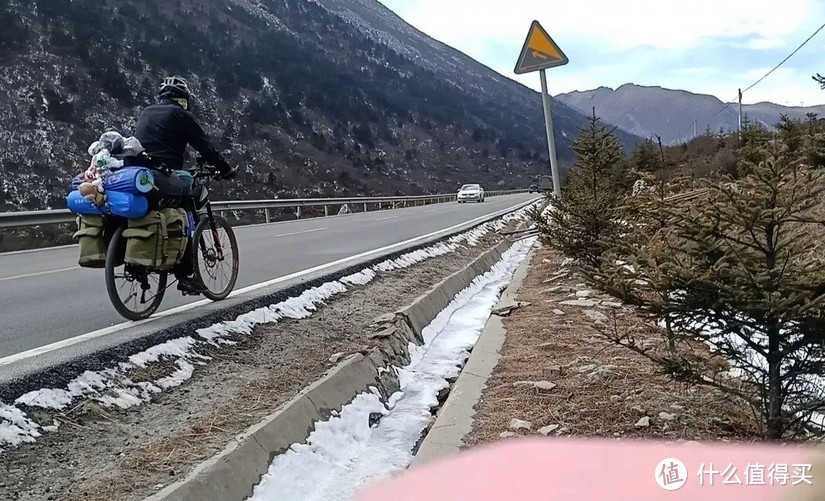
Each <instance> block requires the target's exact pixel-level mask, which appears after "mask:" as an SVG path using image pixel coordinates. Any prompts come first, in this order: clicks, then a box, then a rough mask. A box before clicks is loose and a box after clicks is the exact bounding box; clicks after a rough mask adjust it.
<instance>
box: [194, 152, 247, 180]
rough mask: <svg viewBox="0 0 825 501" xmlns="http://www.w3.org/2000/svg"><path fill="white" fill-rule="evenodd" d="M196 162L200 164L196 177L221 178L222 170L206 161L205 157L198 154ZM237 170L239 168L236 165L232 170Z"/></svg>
mask: <svg viewBox="0 0 825 501" xmlns="http://www.w3.org/2000/svg"><path fill="white" fill-rule="evenodd" d="M195 163H196V164H197V166H198V172H196V173H195V174H194V177H195V179H201V178H214V179H218V180H220V179H221V172H220V171H218V169H217V168H215V167H213V166H211V165H208V164H207V163H206V160H205V159H204V158H203V157H201V156H198V157H197V158H196V159H195ZM237 170H238V168H237V167H235V168H233V169H232V172H237Z"/></svg>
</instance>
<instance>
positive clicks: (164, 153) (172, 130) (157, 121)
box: [135, 99, 229, 171]
mask: <svg viewBox="0 0 825 501" xmlns="http://www.w3.org/2000/svg"><path fill="white" fill-rule="evenodd" d="M135 137H136V138H137V139H138V141H140V144H141V146H143V147H144V148H145V149H146V153H148V154H149V156H151V157H152V159H153V160H154V163H155V165H156V166H157V167H159V168H164V167H165V168H169V169H183V168H184V160H185V156H186V145H187V144H188V145H190V146H192V147H193V148H194V149H195V150H196V151H197V152H198V153H200V154H201V156H203V158H204V160H206V162H207V163H209V164H211V165H214V166H215V167H217V168H218V169H219V170H221V171H223V170H228V169H229V165H228V164H227V162H226V160H224V158H223V157H222V156H221V154H220V153H219V152H218V151H217V150H216V149H215V147H214V146H212V143H211V142H210V141H209V136H207V134H206V132H205V131H204V130H203V128H201V126H200V125H199V124H198V122H197V121H196V120H195V117H194V116H192V113H190V112H188V111H186V110H184V109H183V108H182V107H181V106H180V105H179V104H178V103H176V102H175V101H173V100H172V99H162V100H161V101H160V102H159V103H158V104H153V105H151V106H148V107H147V108H146V109H144V110H143V113H141V114H140V117H139V118H138V121H137V124H136V125H135ZM190 167H191V166H190Z"/></svg>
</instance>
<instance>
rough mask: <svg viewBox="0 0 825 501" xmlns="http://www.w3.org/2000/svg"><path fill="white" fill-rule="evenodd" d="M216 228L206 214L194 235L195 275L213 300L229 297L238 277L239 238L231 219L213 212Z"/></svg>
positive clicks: (207, 295)
mask: <svg viewBox="0 0 825 501" xmlns="http://www.w3.org/2000/svg"><path fill="white" fill-rule="evenodd" d="M212 219H213V221H214V222H215V225H214V228H213V227H212V225H211V224H210V223H209V218H208V217H206V216H204V217H202V218H201V219H200V221H199V222H198V225H197V226H196V227H195V234H194V235H193V236H192V238H193V245H192V252H193V254H194V255H193V257H192V258H193V260H194V263H195V274H196V275H197V276H198V279H199V280H200V281H201V284H203V286H204V289H205V290H204V291H203V295H204V296H206V297H207V298H209V299H211V300H212V301H220V300H222V299H226V297H227V296H228V295H229V293H230V292H232V289H234V288H235V282H236V281H237V280H238V266H239V259H238V241H237V240H236V239H235V232H233V231H232V227H231V226H230V225H229V222H228V221H227V220H226V219H224V218H222V217H221V216H218V215H215V214H213V215H212Z"/></svg>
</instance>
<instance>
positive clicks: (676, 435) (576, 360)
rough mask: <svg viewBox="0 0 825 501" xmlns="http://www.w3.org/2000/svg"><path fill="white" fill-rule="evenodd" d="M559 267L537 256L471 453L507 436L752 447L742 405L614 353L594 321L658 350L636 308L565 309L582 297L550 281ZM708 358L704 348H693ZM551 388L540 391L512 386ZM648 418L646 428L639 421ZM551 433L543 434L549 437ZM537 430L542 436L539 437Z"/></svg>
mask: <svg viewBox="0 0 825 501" xmlns="http://www.w3.org/2000/svg"><path fill="white" fill-rule="evenodd" d="M561 264H562V259H561V258H560V257H559V256H558V255H556V254H554V253H553V252H551V251H550V250H548V249H546V248H540V249H538V250H537V251H536V252H535V253H534V256H533V259H532V262H531V265H530V269H529V272H528V275H527V277H526V279H525V281H524V283H523V284H522V287H521V288H520V289H519V292H518V300H519V301H522V302H527V303H530V304H527V305H524V306H522V307H520V308H518V309H516V310H514V311H513V312H512V313H511V314H510V315H509V316H508V317H507V318H505V319H504V321H503V323H504V326H505V328H506V329H507V337H506V340H505V343H504V347H503V349H502V358H501V359H500V360H499V363H498V365H497V367H496V368H495V369H494V372H493V375H492V377H491V378H490V380H489V381H488V382H487V388H486V389H485V390H484V392H483V394H482V398H481V400H480V401H479V403H478V404H476V406H475V409H476V415H475V423H474V426H473V430H472V432H471V433H470V435H468V437H466V438H465V443H466V444H467V447H472V446H474V445H479V444H483V443H489V442H492V441H495V440H499V439H500V438H503V437H502V436H501V434H502V433H503V434H504V437H507V436H519V435H521V436H525V435H533V436H535V435H548V436H558V435H573V436H586V437H603V438H608V437H609V438H612V439H644V438H646V439H659V440H666V441H674V442H684V441H692V440H696V441H698V440H705V439H712V440H722V441H750V440H756V438H757V433H756V432H757V430H756V428H755V422H754V420H753V415H752V411H751V409H750V408H749V407H748V406H747V405H745V404H744V403H743V402H741V401H739V400H737V399H735V398H733V397H730V396H728V395H726V394H723V393H721V392H719V391H717V390H714V389H711V388H708V387H705V386H694V387H687V386H684V385H681V384H679V383H675V382H673V381H672V380H671V379H670V378H669V377H667V376H666V375H664V374H663V373H662V371H661V370H660V368H659V367H658V366H656V365H655V364H654V363H653V362H651V361H650V360H649V359H647V358H645V357H644V356H642V355H640V354H637V353H635V352H632V351H630V350H629V349H627V348H623V347H619V346H616V345H615V344H613V343H611V342H610V341H608V340H607V339H605V337H604V336H602V335H601V334H600V333H599V332H598V331H597V329H596V327H597V326H598V324H597V323H596V320H601V321H603V322H604V323H605V324H608V325H611V328H612V324H613V320H612V315H613V313H612V312H611V310H613V311H615V313H616V320H617V327H618V329H620V330H621V331H623V332H626V331H628V330H631V331H632V332H634V336H635V337H636V339H637V340H639V341H640V342H642V343H647V344H648V346H650V348H651V349H660V348H661V347H662V341H663V338H662V336H661V334H660V331H659V329H657V328H655V327H653V326H651V325H648V324H646V323H644V322H643V321H642V320H641V319H640V318H639V317H638V316H637V315H636V314H635V313H634V311H633V309H632V308H630V307H627V306H622V305H621V304H619V303H616V302H615V301H616V300H615V299H613V298H610V297H609V296H606V295H601V294H598V293H596V291H591V292H592V293H593V294H592V295H590V296H589V297H587V298H586V299H588V300H590V301H593V303H596V304H586V305H585V306H575V305H562V304H560V303H561V302H563V301H571V300H576V299H577V298H576V292H579V294H580V295H585V296H587V295H588V293H587V292H584V291H585V290H586V288H585V287H584V284H583V282H584V280H583V279H582V278H581V277H580V276H577V275H576V274H569V275H566V276H563V277H560V278H557V279H553V278H552V277H553V276H554V274H556V273H557V272H558V271H559V269H560V266H561ZM685 349H690V350H691V353H693V355H694V356H707V353H708V351H707V349H706V347H704V345H698V346H693V347H690V348H685ZM518 381H549V382H551V383H553V384H555V385H556V386H555V387H553V388H552V389H550V390H549V391H548V390H541V389H537V388H534V387H531V386H525V385H514V383H516V382H518ZM645 418H646V419H645ZM513 419H520V420H524V421H528V422H529V424H530V428H529V429H519V430H513V429H511V426H510V425H511V420H513ZM545 427H548V428H545ZM539 430H541V431H539Z"/></svg>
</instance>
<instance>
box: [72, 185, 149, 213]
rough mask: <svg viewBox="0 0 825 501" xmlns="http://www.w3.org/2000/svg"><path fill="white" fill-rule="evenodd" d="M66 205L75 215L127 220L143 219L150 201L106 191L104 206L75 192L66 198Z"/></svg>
mask: <svg viewBox="0 0 825 501" xmlns="http://www.w3.org/2000/svg"><path fill="white" fill-rule="evenodd" d="M66 205H68V207H69V210H70V211H72V212H74V213H75V214H88V215H96V216H100V215H107V216H108V215H112V216H120V217H125V218H141V217H143V216H145V215H146V214H147V213H148V212H149V201H148V200H147V199H146V197H145V196H143V195H140V194H135V193H124V192H122V191H106V202H105V203H104V204H103V205H96V204H95V203H93V202H91V201H89V200H86V199H85V198H84V197H83V195H81V194H80V192H79V191H77V190H74V191H72V192H70V193H69V196H68V197H66Z"/></svg>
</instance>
